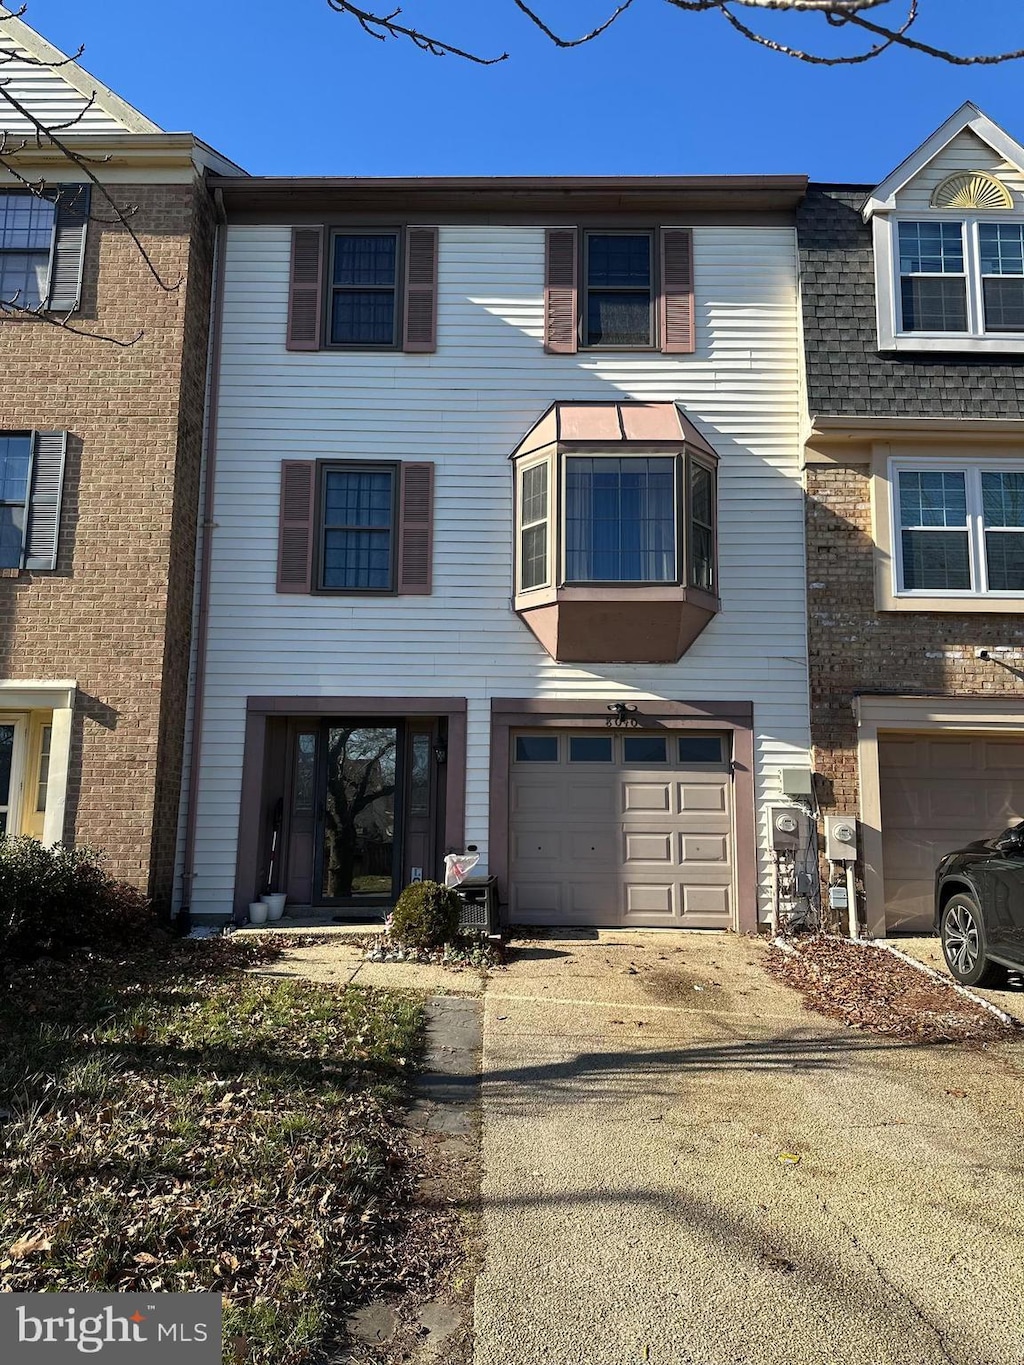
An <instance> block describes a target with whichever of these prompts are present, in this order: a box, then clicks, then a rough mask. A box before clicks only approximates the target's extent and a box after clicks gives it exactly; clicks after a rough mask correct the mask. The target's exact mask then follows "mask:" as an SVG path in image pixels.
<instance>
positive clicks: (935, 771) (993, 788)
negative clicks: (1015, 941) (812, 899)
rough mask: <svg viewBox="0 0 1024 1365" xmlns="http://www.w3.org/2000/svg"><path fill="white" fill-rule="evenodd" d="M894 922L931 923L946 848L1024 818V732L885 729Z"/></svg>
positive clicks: (885, 835)
mask: <svg viewBox="0 0 1024 1365" xmlns="http://www.w3.org/2000/svg"><path fill="white" fill-rule="evenodd" d="M878 768H879V783H880V795H881V804H882V868H883V873H884V876H885V918H886V924H887V926H888V928H889V929H891V930H892V929H905V930H909V929H927V928H929V927H930V926H931V922H932V894H933V888H934V879H935V865H936V863H937V862H938V861H939V859H940V858H941V857H942V855H943V854H944V853H949V852H951V851H952V850H953V849H955V848H960V847H962V846H963V845H964V844H966V843H969V842H970V841H971V840H972V839H986V838H988V837H990V836H991V835H993V834H998V833H999V832H1000V831H1001V830H1003V829H1005V828H1006V827H1007V825H1011V824H1013V823H1014V822H1015V821H1016V820H1020V819H1022V818H1024V735H1015V736H1004V735H971V734H963V733H959V734H943V735H941V736H929V735H911V734H899V735H880V736H879V739H878Z"/></svg>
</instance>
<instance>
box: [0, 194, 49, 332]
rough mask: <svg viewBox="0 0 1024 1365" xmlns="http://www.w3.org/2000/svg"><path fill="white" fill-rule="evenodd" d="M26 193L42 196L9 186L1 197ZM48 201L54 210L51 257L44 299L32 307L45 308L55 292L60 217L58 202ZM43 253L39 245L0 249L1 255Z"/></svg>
mask: <svg viewBox="0 0 1024 1365" xmlns="http://www.w3.org/2000/svg"><path fill="white" fill-rule="evenodd" d="M26 195H27V196H28V197H29V198H32V197H35V198H39V197H40V196H38V195H36V196H33V195H32V193H31V191H25V192H23V193H19V191H18V190H17V189H14V188H12V187H8V188H5V189H3V190H0V197H2V198H4V199H14V198H22V199H23V198H25V197H26ZM48 202H49V203H50V205H51V208H52V210H53V220H52V222H51V224H50V254H49V258H48V259H47V262H46V282H45V284H44V286H43V291H42V293H43V297H42V299H41V300H40V302H39V304H38V305H35V304H33V305H30V306H31V307H37V306H38V307H42V308H45V307H46V305H47V304H48V303H49V301H50V294H51V293H52V292H53V263H54V258H55V256H56V252H57V218H58V213H59V207H58V204H57V203H56V201H54V200H49V201H48ZM42 254H43V248H42V247H39V248H38V250H31V251H30V250H29V249H28V248H27V247H7V248H4V249H0V256H35V255H39V256H41V255H42ZM18 302H19V304H20V306H22V307H25V306H26V305H25V304H23V303H21V301H20V300H19V301H18Z"/></svg>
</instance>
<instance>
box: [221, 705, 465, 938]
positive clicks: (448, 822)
mask: <svg viewBox="0 0 1024 1365" xmlns="http://www.w3.org/2000/svg"><path fill="white" fill-rule="evenodd" d="M245 710H246V716H245V753H244V755H243V758H242V792H241V799H240V803H239V827H238V853H237V857H236V861H235V894H234V912H235V914H236V915H240V914H241V913H242V912H243V911H244V910H245V908H246V906H247V905H248V904H249V902H250V901H251V900H253V899H254V897H255V896H256V894H257V892H258V889H259V888H258V886H257V881H258V878H259V866H258V862H259V840H260V822H261V806H262V786H263V754H264V744H265V739H266V730H267V719H268V718H269V717H271V716H395V717H414V716H437V717H440V718H441V719H443V720H447V722H448V758H447V773H446V782H445V808H444V830H443V833H442V838H441V844H442V847H443V848H445V849H446V850H455V849H461V848H463V846H464V845H465V840H466V699H465V697H247V698H246V703H245Z"/></svg>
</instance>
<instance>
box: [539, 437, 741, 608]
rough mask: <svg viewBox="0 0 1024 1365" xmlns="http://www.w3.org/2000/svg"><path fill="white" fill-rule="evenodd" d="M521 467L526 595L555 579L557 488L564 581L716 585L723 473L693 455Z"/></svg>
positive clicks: (578, 458)
mask: <svg viewBox="0 0 1024 1365" xmlns="http://www.w3.org/2000/svg"><path fill="white" fill-rule="evenodd" d="M555 458H556V457H553V456H549V457H547V458H546V459H545V460H544V461H542V462H540V463H536V464H532V465H528V466H527V467H526V468H525V469H521V470H520V471H519V475H518V478H519V499H518V510H519V525H518V542H519V572H518V582H517V590H518V592H520V593H525V592H531V591H533V590H536V589H539V588H543V587H546V586H547V585H549V584H550V582H551V573H550V569H549V562H550V556H551V552H552V551H551V547H552V540H553V537H552V529H553V528H552V526H551V518H552V497H551V489H552V487H556V488H559V490H560V491H559V493H558V502H557V505H556V506H555V508H554V510H555V511H557V516H558V532H559V534H558V536H557V543H558V544H560V545H561V546H562V556H561V558H562V564H561V580H560V581H561V582H562V583H563V584H565V585H580V586H584V585H587V584H593V585H600V584H623V585H633V586H639V585H643V584H651V585H657V584H685V585H686V586H689V587H695V588H700V589H701V590H703V591H704V592H707V593H716V592H717V591H718V585H717V581H716V571H715V471H714V469H713V468H712V467H711V466H710V464H704V463H703V462H702V461H699V460H698V459H696V458H695V457H694V456H693V455H656V456H643V455H621V456H620V455H611V454H609V455H602V454H595V455H565V456H563V457H561V461H560V466H559V468H560V473H559V475H558V477H557V478H556V477H555V474H554V468H555V466H554V460H555Z"/></svg>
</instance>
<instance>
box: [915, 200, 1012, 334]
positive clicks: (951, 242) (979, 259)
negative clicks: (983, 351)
mask: <svg viewBox="0 0 1024 1365" xmlns="http://www.w3.org/2000/svg"><path fill="white" fill-rule="evenodd" d="M895 229H896V273H897V277H898V289H897V295H896V304H895V306H896V326H897V335H903V336H907V337H908V338H909V337H911V336H917V337H922V338H932V339H933V341H934V342H937V340H938V339H939V338H943V337H945V338H949V341H948V344H947V347H946V348H947V349H956V347H957V346H958V345H960V344H961V341H962V342H966V343H970V344H975V343H976V344H978V345H981V343H982V342H983V341H984V340H985V339H986V338H991V339H993V340H995V339H998V338H1004V339H1005V338H1007V337H1009V336H1011V335H1012V336H1016V337H1020V338H1021V339H1022V349H1024V223H1020V222H1003V223H1000V222H988V221H981V220H978V219H964V220H959V221H953V220H949V219H941V218H936V219H929V220H918V219H915V220H913V221H910V220H900V221H898V222H897V223H896V224H895ZM1004 348H1005V347H1004ZM966 349H970V345H968V346H967V347H966Z"/></svg>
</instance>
